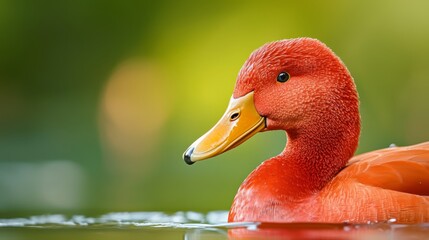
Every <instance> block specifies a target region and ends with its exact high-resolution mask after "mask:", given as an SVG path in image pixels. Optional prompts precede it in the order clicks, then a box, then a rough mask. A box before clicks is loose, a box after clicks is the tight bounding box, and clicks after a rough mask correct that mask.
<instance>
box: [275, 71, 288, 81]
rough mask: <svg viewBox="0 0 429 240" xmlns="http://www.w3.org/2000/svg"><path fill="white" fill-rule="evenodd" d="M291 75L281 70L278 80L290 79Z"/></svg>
mask: <svg viewBox="0 0 429 240" xmlns="http://www.w3.org/2000/svg"><path fill="white" fill-rule="evenodd" d="M289 78H290V75H289V73H287V72H281V73H279V75H278V76H277V82H282V83H283V82H286V81H287V80H289Z"/></svg>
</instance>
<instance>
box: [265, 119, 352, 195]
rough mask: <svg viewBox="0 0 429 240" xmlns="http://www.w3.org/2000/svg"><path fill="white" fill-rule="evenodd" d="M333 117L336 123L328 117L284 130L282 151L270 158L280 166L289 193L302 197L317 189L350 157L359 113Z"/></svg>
mask: <svg viewBox="0 0 429 240" xmlns="http://www.w3.org/2000/svg"><path fill="white" fill-rule="evenodd" d="M336 120H337V121H339V122H338V124H333V122H332V121H334V120H332V119H331V121H324V122H317V123H316V124H314V125H308V126H306V127H305V128H302V129H297V130H288V132H287V135H288V142H287V145H286V148H285V150H284V151H283V152H282V153H281V154H280V155H279V156H277V157H275V158H273V159H272V160H271V161H274V162H277V163H278V164H280V165H281V166H282V171H283V173H282V176H281V177H282V178H283V181H282V182H283V184H285V186H286V188H287V189H288V191H289V194H292V195H294V196H299V195H301V196H302V197H305V196H308V195H309V194H310V195H311V194H312V193H315V192H318V191H320V190H321V189H322V188H323V187H324V186H326V184H327V183H328V182H330V181H331V180H332V178H333V177H334V176H335V175H336V174H337V173H338V172H339V171H340V170H341V169H342V168H343V167H344V166H345V165H346V163H347V161H348V160H349V159H350V158H351V157H352V156H353V154H354V152H355V150H356V148H357V144H358V138H359V132H360V124H359V123H360V121H359V114H358V113H356V114H355V116H348V117H345V118H343V119H340V118H336ZM334 123H335V122H334ZM332 126H335V127H332Z"/></svg>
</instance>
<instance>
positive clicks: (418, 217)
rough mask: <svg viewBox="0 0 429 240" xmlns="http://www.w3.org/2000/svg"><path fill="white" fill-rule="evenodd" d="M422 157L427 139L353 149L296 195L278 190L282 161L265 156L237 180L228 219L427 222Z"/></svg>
mask: <svg viewBox="0 0 429 240" xmlns="http://www.w3.org/2000/svg"><path fill="white" fill-rule="evenodd" d="M427 159H429V142H426V143H422V144H418V145H414V146H409V147H393V148H387V149H382V150H377V151H373V152H369V153H365V154H362V155H358V156H355V157H353V158H352V159H351V160H350V161H349V163H348V164H347V166H346V167H345V168H344V169H342V170H341V171H340V172H339V173H338V174H337V175H336V176H335V177H334V178H332V180H331V181H330V182H329V183H328V184H327V185H326V186H324V187H323V188H322V189H321V190H320V191H316V192H313V193H309V194H308V195H307V196H302V197H299V198H298V197H296V196H294V195H289V194H287V195H284V193H285V192H286V191H285V189H287V188H288V184H287V183H280V182H278V180H279V179H284V178H283V177H282V176H284V174H285V173H284V172H283V171H282V170H283V169H287V168H285V167H284V165H285V163H283V162H282V161H281V160H278V159H276V158H274V159H271V160H267V161H265V162H264V163H262V164H261V166H259V167H258V168H257V169H255V170H254V171H253V172H252V173H251V174H250V175H249V176H248V178H247V179H246V180H245V181H244V183H243V184H242V185H241V186H240V189H239V190H238V193H237V195H236V197H235V199H234V203H233V205H232V207H231V211H230V215H229V221H230V222H242V221H261V222H333V223H338V222H351V223H366V222H377V221H393V222H396V223H416V222H429V188H428V186H429V161H428V160H427ZM276 170H278V171H276ZM261 176H263V179H264V180H261Z"/></svg>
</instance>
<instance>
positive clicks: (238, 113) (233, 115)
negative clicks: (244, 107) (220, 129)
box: [229, 112, 240, 122]
mask: <svg viewBox="0 0 429 240" xmlns="http://www.w3.org/2000/svg"><path fill="white" fill-rule="evenodd" d="M239 116H240V112H234V113H232V114H231V116H230V117H229V120H230V121H231V122H232V121H235V120H237V119H238V117H239Z"/></svg>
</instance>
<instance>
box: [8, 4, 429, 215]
mask: <svg viewBox="0 0 429 240" xmlns="http://www.w3.org/2000/svg"><path fill="white" fill-rule="evenodd" d="M428 11H429V2H428V1H423V0H422V1H391V0H389V1H340V0H338V1H263V2H261V1H213V2H205V1H171V0H156V1H102V0H93V1H85V0H79V1H67V0H64V1H46V0H40V1H20V0H18V1H17V0H0V213H1V216H9V215H19V214H24V213H29V212H31V213H49V212H55V213H61V212H74V213H78V212H79V213H88V212H89V213H94V212H106V211H108V212H110V211H147V210H161V211H177V210H194V211H209V210H217V209H229V206H230V203H231V201H232V199H233V197H234V194H235V192H236V190H237V188H238V186H239V185H240V183H241V182H242V181H243V179H244V178H245V177H246V176H247V174H248V173H249V172H250V171H251V170H252V169H253V168H255V167H256V166H257V165H258V164H259V163H260V162H261V161H262V160H263V159H267V158H268V157H270V156H273V155H276V154H277V153H279V152H280V151H281V150H282V148H283V146H284V144H285V136H284V134H283V133H282V132H269V133H262V134H258V135H257V136H255V137H254V138H252V139H251V140H249V141H248V142H246V143H245V144H243V145H242V146H241V147H239V148H237V149H235V150H233V151H230V152H228V153H226V154H223V155H221V156H218V157H216V158H215V159H211V160H209V161H205V162H201V163H198V164H195V165H193V166H188V165H186V164H185V163H184V162H183V160H182V159H181V157H182V153H183V151H184V150H185V149H186V148H187V147H188V146H189V145H190V144H191V143H192V142H193V141H194V140H196V139H197V138H198V137H199V136H200V135H201V134H203V133H204V132H205V131H206V130H208V129H209V128H210V127H211V126H212V125H213V124H214V123H216V122H217V120H218V119H219V118H220V116H221V115H222V114H223V111H224V110H225V108H226V106H227V103H228V100H229V98H230V95H231V93H232V90H233V86H234V83H235V78H236V75H237V73H238V70H239V69H240V67H241V65H242V64H243V62H244V61H245V60H246V58H247V57H248V56H249V54H250V53H251V52H252V51H253V50H254V49H256V48H258V47H259V46H261V45H262V44H264V43H266V42H269V41H273V40H278V39H284V38H294V37H300V36H307V37H313V38H318V39H320V40H322V41H323V42H325V43H326V44H327V45H328V46H330V47H331V48H332V49H333V50H334V51H335V52H336V53H337V54H338V55H339V56H340V57H341V58H342V60H343V61H344V62H345V64H346V65H347V66H348V68H349V70H350V71H351V73H352V75H353V76H354V78H355V81H356V84H357V87H358V90H359V93H360V97H361V114H362V121H363V129H362V134H361V140H360V146H359V150H358V152H366V151H370V150H374V149H379V148H384V147H387V146H388V145H389V144H390V143H396V144H397V145H408V144H414V143H418V142H422V141H427V140H429V127H428V124H427V123H428V121H429V104H428V103H429V102H428V100H429V96H428V90H429V44H428V43H429V15H428Z"/></svg>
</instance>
